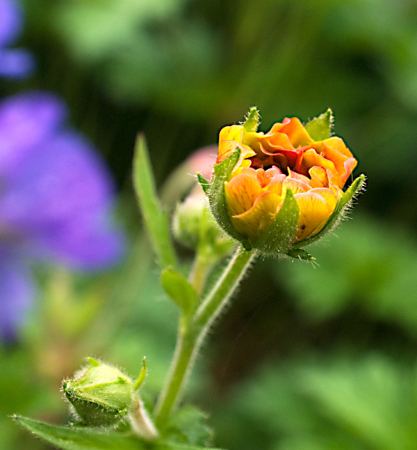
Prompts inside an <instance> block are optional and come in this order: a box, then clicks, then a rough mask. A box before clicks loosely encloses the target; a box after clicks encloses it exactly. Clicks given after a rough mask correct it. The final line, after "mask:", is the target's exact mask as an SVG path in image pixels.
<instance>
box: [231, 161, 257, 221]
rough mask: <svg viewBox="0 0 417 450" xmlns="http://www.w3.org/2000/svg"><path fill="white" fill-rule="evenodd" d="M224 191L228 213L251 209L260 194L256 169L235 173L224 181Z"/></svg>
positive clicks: (238, 212) (240, 212)
mask: <svg viewBox="0 0 417 450" xmlns="http://www.w3.org/2000/svg"><path fill="white" fill-rule="evenodd" d="M248 170H251V171H252V173H249V172H248ZM225 193H226V203H227V206H228V208H229V212H230V215H232V216H234V215H236V214H242V213H244V212H245V211H248V210H249V209H251V208H252V206H253V204H254V203H255V200H256V199H257V198H258V197H259V196H260V195H261V194H262V187H261V185H260V183H259V181H258V178H257V176H256V171H255V170H254V169H245V172H244V173H241V174H239V175H236V176H235V177H234V178H232V179H231V180H230V181H228V182H227V183H225Z"/></svg>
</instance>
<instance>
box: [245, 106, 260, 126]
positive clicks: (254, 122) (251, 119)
mask: <svg viewBox="0 0 417 450" xmlns="http://www.w3.org/2000/svg"><path fill="white" fill-rule="evenodd" d="M259 122H260V115H259V111H258V109H257V108H256V106H252V108H250V109H249V112H248V114H247V116H246V117H245V122H244V123H243V128H244V129H245V130H246V131H248V132H256V131H258V127H259Z"/></svg>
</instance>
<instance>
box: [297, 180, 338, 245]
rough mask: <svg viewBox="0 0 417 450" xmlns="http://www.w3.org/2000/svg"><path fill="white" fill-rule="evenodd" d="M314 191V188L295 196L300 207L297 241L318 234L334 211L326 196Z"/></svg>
mask: <svg viewBox="0 0 417 450" xmlns="http://www.w3.org/2000/svg"><path fill="white" fill-rule="evenodd" d="M313 191H314V190H313V189H312V190H311V191H309V192H305V193H302V194H295V196H294V197H295V199H296V201H297V204H298V207H299V209H300V212H299V215H298V224H297V233H296V236H295V241H302V240H303V239H306V238H308V237H310V236H312V235H314V234H317V233H318V232H319V231H320V230H321V229H322V228H323V226H324V225H325V223H326V222H327V219H328V218H329V217H330V214H331V213H332V211H333V210H331V208H330V206H329V204H328V203H327V201H326V200H325V199H324V197H323V196H322V195H320V194H319V193H317V192H313ZM333 209H334V208H333Z"/></svg>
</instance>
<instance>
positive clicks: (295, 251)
mask: <svg viewBox="0 0 417 450" xmlns="http://www.w3.org/2000/svg"><path fill="white" fill-rule="evenodd" d="M287 256H290V257H291V258H295V259H302V260H303V261H315V259H316V258H315V257H314V256H312V255H310V253H308V252H306V251H305V250H303V249H302V248H292V249H290V250H288V251H287Z"/></svg>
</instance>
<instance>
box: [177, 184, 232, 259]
mask: <svg viewBox="0 0 417 450" xmlns="http://www.w3.org/2000/svg"><path fill="white" fill-rule="evenodd" d="M173 232H174V236H175V237H176V239H177V240H178V241H179V242H181V243H182V244H184V245H186V246H188V247H190V248H192V249H194V250H196V249H197V248H198V247H199V246H200V245H205V246H206V247H207V248H209V249H210V252H212V253H213V255H215V258H221V257H223V256H226V255H228V254H229V253H230V252H231V250H232V249H233V247H234V243H233V241H231V240H230V239H229V237H228V236H227V235H226V233H224V232H223V231H222V230H221V229H220V228H219V226H218V225H217V223H216V221H215V220H214V218H213V215H212V214H211V211H210V207H209V204H208V202H207V198H206V196H205V194H204V191H203V190H202V189H201V187H200V186H199V185H196V186H195V187H194V188H193V190H192V191H191V193H190V194H189V195H188V197H187V198H186V199H185V200H184V202H183V203H180V204H178V205H177V208H176V210H175V214H174V217H173Z"/></svg>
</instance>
